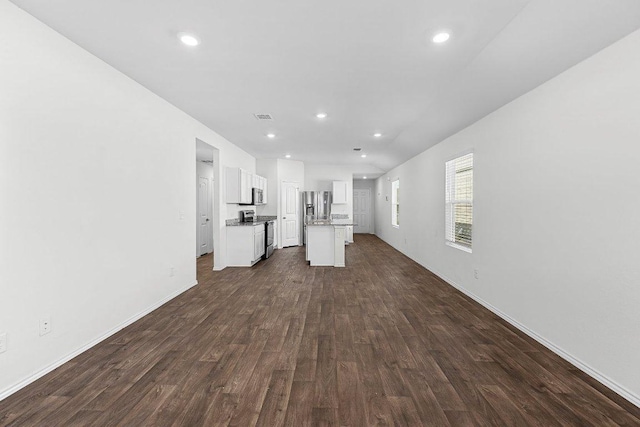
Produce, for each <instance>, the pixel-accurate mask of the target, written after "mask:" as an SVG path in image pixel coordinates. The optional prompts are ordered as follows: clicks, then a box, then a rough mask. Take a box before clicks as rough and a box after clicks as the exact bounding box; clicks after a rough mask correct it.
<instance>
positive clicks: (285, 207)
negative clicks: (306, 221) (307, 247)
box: [280, 182, 302, 248]
mask: <svg viewBox="0 0 640 427" xmlns="http://www.w3.org/2000/svg"><path fill="white" fill-rule="evenodd" d="M281 195H282V198H281V203H282V227H281V228H280V229H281V230H282V232H281V233H282V247H283V248H286V247H289V246H299V245H300V224H301V222H302V221H301V220H300V184H299V183H297V182H283V183H282V192H281Z"/></svg>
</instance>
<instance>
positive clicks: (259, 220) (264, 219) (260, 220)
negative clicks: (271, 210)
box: [226, 216, 276, 227]
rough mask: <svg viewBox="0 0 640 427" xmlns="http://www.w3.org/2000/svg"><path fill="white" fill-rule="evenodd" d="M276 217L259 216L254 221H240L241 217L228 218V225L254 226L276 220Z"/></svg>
mask: <svg viewBox="0 0 640 427" xmlns="http://www.w3.org/2000/svg"><path fill="white" fill-rule="evenodd" d="M275 220H276V217H275V216H273V217H271V216H259V217H257V218H256V220H255V221H253V222H240V220H239V219H228V220H227V221H226V226H227V227H253V226H254V225H260V224H262V225H264V223H265V222H268V221H275Z"/></svg>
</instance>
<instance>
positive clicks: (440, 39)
mask: <svg viewBox="0 0 640 427" xmlns="http://www.w3.org/2000/svg"><path fill="white" fill-rule="evenodd" d="M449 37H451V36H450V35H449V33H446V32H442V33H438V34H436V35H435V36H433V39H431V40H433V42H434V43H444V42H446V41H447V40H449Z"/></svg>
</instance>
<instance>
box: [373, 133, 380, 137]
mask: <svg viewBox="0 0 640 427" xmlns="http://www.w3.org/2000/svg"><path fill="white" fill-rule="evenodd" d="M373 136H375V137H376V138H380V137H381V136H382V134H381V133H380V132H376V133H374V134H373Z"/></svg>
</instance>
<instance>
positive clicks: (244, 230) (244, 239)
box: [227, 223, 265, 267]
mask: <svg viewBox="0 0 640 427" xmlns="http://www.w3.org/2000/svg"><path fill="white" fill-rule="evenodd" d="M264 249H265V227H264V223H261V224H256V225H253V226H251V225H238V226H228V227H227V266H229V267H251V266H252V265H253V264H255V263H256V262H258V261H260V258H262V255H264Z"/></svg>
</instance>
